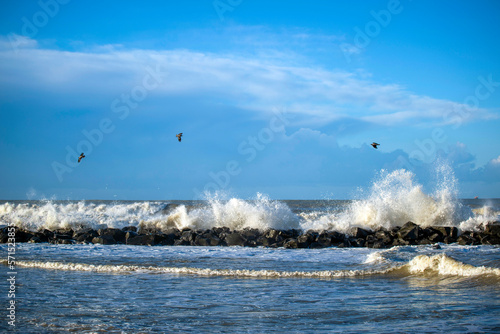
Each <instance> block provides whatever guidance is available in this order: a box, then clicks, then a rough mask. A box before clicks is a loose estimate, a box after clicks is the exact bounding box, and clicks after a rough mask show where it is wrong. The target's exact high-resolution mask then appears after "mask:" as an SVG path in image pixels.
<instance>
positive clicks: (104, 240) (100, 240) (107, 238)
mask: <svg viewBox="0 0 500 334" xmlns="http://www.w3.org/2000/svg"><path fill="white" fill-rule="evenodd" d="M92 243H93V244H102V245H114V244H116V240H115V239H113V237H112V236H111V235H101V236H98V237H95V238H92Z"/></svg>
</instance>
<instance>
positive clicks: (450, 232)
mask: <svg viewBox="0 0 500 334" xmlns="http://www.w3.org/2000/svg"><path fill="white" fill-rule="evenodd" d="M432 229H433V230H434V231H437V232H439V233H441V235H442V236H443V238H446V237H450V238H451V239H456V238H457V236H458V229H457V228H456V227H454V226H453V227H450V226H432Z"/></svg>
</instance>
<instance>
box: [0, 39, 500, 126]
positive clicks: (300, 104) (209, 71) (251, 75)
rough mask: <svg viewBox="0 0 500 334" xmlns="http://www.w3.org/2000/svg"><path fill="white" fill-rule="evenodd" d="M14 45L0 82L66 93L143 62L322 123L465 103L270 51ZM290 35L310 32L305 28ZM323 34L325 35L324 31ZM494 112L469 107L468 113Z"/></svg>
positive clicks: (431, 112)
mask: <svg viewBox="0 0 500 334" xmlns="http://www.w3.org/2000/svg"><path fill="white" fill-rule="evenodd" d="M23 38H24V39H25V40H24V41H23V43H22V44H23V45H24V47H23V48H20V49H18V50H16V51H14V50H12V49H11V48H8V47H6V46H7V43H8V42H7V40H6V39H5V38H4V39H2V40H0V46H2V47H1V48H0V50H1V51H0V73H1V74H2V76H1V78H0V85H2V86H4V87H10V86H12V85H15V86H17V87H20V88H26V87H32V88H33V87H41V88H42V89H43V90H44V91H47V90H50V91H53V92H57V91H59V90H61V91H64V92H65V93H69V94H84V95H85V94H87V95H88V94H97V95H99V94H108V95H109V94H116V92H120V91H123V90H124V89H130V87H133V86H134V85H137V84H138V83H140V82H141V80H142V78H143V76H144V74H145V73H146V70H145V68H146V67H147V66H150V67H155V66H160V67H162V68H164V69H165V70H166V72H167V75H166V80H165V81H164V82H163V84H162V85H161V87H159V88H158V89H157V90H155V94H158V95H165V96H172V95H181V96H190V95H192V96H194V95H196V96H200V95H204V94H210V96H212V97H216V98H218V99H221V100H223V101H225V103H228V104H231V105H233V106H235V107H237V108H240V109H246V110H250V111H252V110H254V111H259V112H266V111H267V112H268V111H270V110H271V108H270V106H275V105H287V106H289V108H288V110H289V112H291V113H296V114H298V115H303V116H308V117H313V118H314V119H315V120H316V121H317V122H320V123H321V122H322V123H324V124H326V123H329V122H331V121H332V120H335V119H338V118H342V117H351V118H354V119H359V120H362V121H366V122H372V123H376V124H384V125H436V124H443V123H446V116H447V115H449V114H450V113H453V112H454V111H455V110H457V109H460V108H467V106H465V105H463V104H461V103H457V102H454V101H449V100H444V99H436V98H432V97H429V96H422V95H416V94H413V93H412V92H409V91H407V90H406V89H404V88H403V87H401V86H399V85H397V84H381V83H377V82H376V81H375V80H374V79H373V78H369V77H368V76H367V75H366V73H365V72H363V74H362V75H360V74H359V73H360V72H359V71H355V72H352V73H350V72H346V71H334V70H326V69H323V68H319V67H314V66H311V65H310V64H306V65H301V64H297V63H296V59H294V62H293V63H291V64H284V63H283V61H279V62H277V61H275V60H273V59H269V58H265V57H264V58H260V57H244V56H241V55H234V54H230V53H225V54H216V53H207V52H194V51H190V50H143V49H133V50H127V49H124V48H122V47H121V46H119V47H116V46H113V45H106V46H103V47H99V48H97V49H94V50H92V51H80V52H68V51H60V50H54V49H43V48H39V47H37V43H36V41H33V40H30V39H27V38H25V37H23ZM296 38H297V39H307V38H310V37H309V36H308V35H307V34H305V35H304V34H303V35H297V36H296ZM325 38H326V37H325ZM497 116H498V115H497V114H495V113H494V112H492V111H491V110H488V109H484V108H479V109H477V110H475V112H474V117H469V118H468V119H467V120H473V119H488V118H492V117H497Z"/></svg>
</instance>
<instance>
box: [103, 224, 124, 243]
mask: <svg viewBox="0 0 500 334" xmlns="http://www.w3.org/2000/svg"><path fill="white" fill-rule="evenodd" d="M97 233H98V234H99V236H101V237H102V236H111V237H112V238H113V239H114V240H115V241H116V242H120V243H125V236H126V234H127V232H124V231H122V230H120V229H118V228H111V227H108V228H104V229H99V230H98V231H97Z"/></svg>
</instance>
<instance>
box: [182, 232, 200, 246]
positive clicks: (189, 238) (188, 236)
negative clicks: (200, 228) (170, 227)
mask: <svg viewBox="0 0 500 334" xmlns="http://www.w3.org/2000/svg"><path fill="white" fill-rule="evenodd" d="M180 239H181V240H183V241H186V242H187V243H189V244H191V243H194V241H195V240H196V232H195V231H193V230H191V229H187V230H183V232H182V233H181V236H180Z"/></svg>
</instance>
